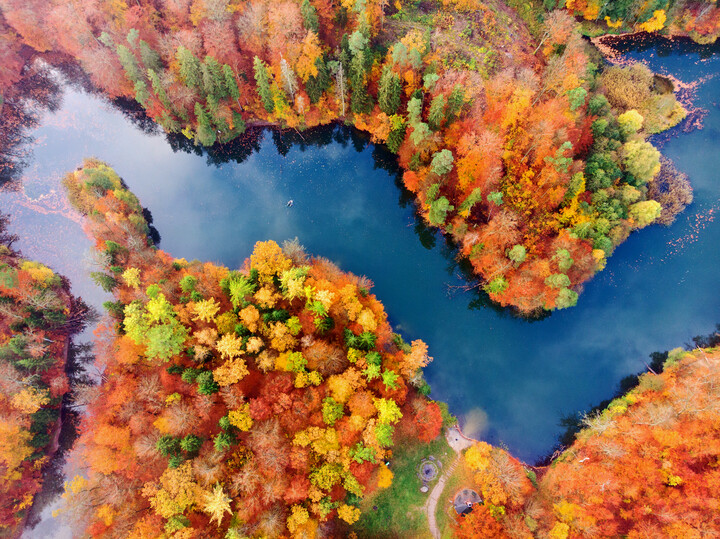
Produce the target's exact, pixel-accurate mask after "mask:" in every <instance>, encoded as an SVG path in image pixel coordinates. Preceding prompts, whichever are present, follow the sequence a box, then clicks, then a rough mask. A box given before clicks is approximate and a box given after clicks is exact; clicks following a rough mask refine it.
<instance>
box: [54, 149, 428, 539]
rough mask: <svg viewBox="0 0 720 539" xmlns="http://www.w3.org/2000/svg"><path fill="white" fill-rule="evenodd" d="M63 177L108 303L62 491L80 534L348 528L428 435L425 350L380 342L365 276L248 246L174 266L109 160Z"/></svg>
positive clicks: (300, 255)
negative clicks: (397, 463)
mask: <svg viewBox="0 0 720 539" xmlns="http://www.w3.org/2000/svg"><path fill="white" fill-rule="evenodd" d="M65 185H66V187H67V188H68V191H69V194H70V199H71V200H72V202H73V203H74V205H75V206H76V207H77V208H78V209H80V210H81V211H82V212H83V213H84V214H85V215H87V227H88V232H89V233H90V234H91V235H92V237H93V238H94V240H95V243H96V248H97V249H98V250H99V251H100V252H101V253H104V256H105V257H106V259H107V264H108V266H107V268H106V273H104V274H103V275H104V277H98V278H97V280H98V282H99V283H101V284H104V285H105V286H106V289H111V290H113V292H114V295H115V301H114V302H110V303H108V304H107V307H108V310H109V312H110V314H111V316H112V317H113V320H114V327H113V328H108V329H107V332H106V338H105V339H103V341H102V342H104V343H105V344H104V345H103V348H102V349H101V358H102V361H103V364H104V377H105V378H106V381H105V383H104V384H103V385H102V386H101V387H100V388H99V390H98V391H99V393H98V395H97V398H96V399H94V401H93V402H92V403H91V404H90V405H89V408H88V413H87V417H86V418H85V420H84V422H83V425H82V435H81V437H80V440H79V442H78V445H79V448H80V449H79V451H80V455H81V459H82V461H83V463H84V469H83V474H82V475H79V476H78V477H77V478H75V479H74V480H73V481H71V482H69V483H68V484H67V485H66V494H65V497H66V498H67V511H69V512H71V513H72V512H74V513H76V516H78V519H79V523H80V524H81V525H82V526H83V527H84V529H85V532H86V533H87V534H89V535H92V536H102V537H157V536H160V535H162V534H163V533H168V534H173V533H175V534H176V535H174V536H177V537H188V538H190V537H216V536H217V537H226V536H227V537H242V536H246V535H250V534H256V535H258V536H260V535H263V536H268V537H277V536H280V535H283V534H285V535H287V534H290V535H292V536H297V537H312V536H314V530H315V529H316V528H317V527H318V525H323V526H325V527H326V528H328V526H329V528H328V529H334V528H336V527H338V526H340V525H341V524H340V523H341V522H342V521H344V522H345V523H347V524H351V523H352V522H354V521H355V520H357V518H358V516H359V509H358V508H357V507H356V505H357V501H358V500H359V498H361V497H362V496H364V495H365V494H367V493H368V492H369V489H371V488H373V485H376V484H377V483H378V482H383V481H384V482H387V478H383V477H382V474H381V473H380V472H379V468H378V467H379V466H380V464H381V463H382V462H383V460H384V459H387V458H390V457H391V454H392V453H391V448H392V446H393V444H395V443H396V442H397V441H398V440H399V439H401V438H402V439H403V440H404V441H403V443H418V442H417V441H416V440H417V439H420V440H422V441H430V440H432V439H434V438H435V437H436V436H437V435H438V433H439V432H440V429H441V426H442V421H441V418H440V414H439V408H438V407H437V405H436V404H435V403H433V402H429V401H428V400H427V399H426V398H425V397H422V396H421V395H420V393H419V392H418V389H417V388H418V387H422V386H423V385H424V382H423V379H422V375H421V372H420V368H421V367H423V366H424V365H426V364H427V363H428V362H429V361H430V360H431V358H429V357H428V356H427V347H426V346H425V345H424V344H423V343H422V342H421V341H414V342H413V343H412V345H407V344H405V343H403V341H402V339H401V338H400V337H399V336H398V335H396V334H394V333H393V332H392V330H391V328H390V326H389V324H388V322H387V315H386V313H385V311H384V309H383V307H382V305H381V304H380V302H379V301H378V300H377V299H376V298H375V297H374V296H373V295H372V294H370V293H369V287H370V286H371V283H370V282H369V281H368V280H367V279H365V278H358V277H355V276H353V275H350V274H346V273H343V272H341V271H340V270H339V269H338V268H337V267H336V266H335V265H333V264H332V263H330V262H329V261H327V260H324V259H320V258H314V259H310V258H309V257H307V256H306V255H305V253H304V252H303V251H302V248H301V247H300V246H299V245H297V244H296V243H288V244H286V245H285V247H284V248H282V249H281V248H280V247H279V246H278V245H277V244H276V243H275V242H272V241H269V242H260V243H258V244H257V245H256V246H255V250H254V252H253V253H252V255H251V256H250V258H249V259H248V260H247V261H246V262H245V264H244V266H243V267H242V268H241V269H240V270H238V271H230V270H228V269H227V268H224V267H219V266H216V265H214V264H210V263H201V262H197V261H196V262H187V261H185V260H173V259H172V258H171V257H170V256H169V255H168V254H167V253H164V252H162V251H159V250H157V249H156V248H154V247H153V246H152V245H151V242H150V240H149V239H148V236H147V232H148V224H147V222H146V221H145V219H144V218H143V217H142V208H141V207H140V205H139V203H138V200H137V199H136V198H135V197H134V196H133V195H132V193H130V192H128V191H127V190H125V189H124V187H123V185H122V183H121V181H120V179H119V178H118V176H117V175H116V174H115V173H114V172H113V171H112V170H111V169H109V168H108V167H107V166H106V165H104V164H103V163H100V162H97V161H87V162H86V163H85V166H84V168H83V169H81V170H78V171H76V172H74V173H71V174H69V175H68V176H67V177H66V179H65ZM381 469H385V467H384V466H382V467H381ZM378 474H380V475H378ZM334 517H339V520H337V519H335V518H334Z"/></svg>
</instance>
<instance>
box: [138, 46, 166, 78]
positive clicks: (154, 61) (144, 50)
mask: <svg viewBox="0 0 720 539" xmlns="http://www.w3.org/2000/svg"><path fill="white" fill-rule="evenodd" d="M140 59H141V60H142V63H143V65H144V66H145V68H146V69H152V70H153V71H160V70H161V69H162V60H161V59H160V55H159V54H158V53H157V52H155V50H154V49H153V48H152V47H151V46H150V45H148V44H147V42H146V41H143V40H140Z"/></svg>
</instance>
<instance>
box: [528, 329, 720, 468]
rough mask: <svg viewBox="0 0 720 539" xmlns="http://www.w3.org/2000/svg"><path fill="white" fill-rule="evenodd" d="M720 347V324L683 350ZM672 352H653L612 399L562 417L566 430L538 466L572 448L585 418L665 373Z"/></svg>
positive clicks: (686, 345) (694, 339)
mask: <svg viewBox="0 0 720 539" xmlns="http://www.w3.org/2000/svg"><path fill="white" fill-rule="evenodd" d="M718 345H720V324H716V325H715V331H713V332H711V333H709V334H707V335H696V336H695V337H693V338H692V340H691V342H688V343H685V344H684V346H683V348H684V349H685V350H694V349H696V348H714V347H716V346H718ZM671 352H672V351H671V350H665V351H662V352H659V351H658V352H651V353H650V355H649V356H648V359H649V361H645V367H646V369H645V370H643V371H641V372H638V373H636V374H629V375H627V376H625V377H624V378H622V379H621V380H620V382H618V385H617V388H616V390H615V392H614V393H613V394H612V396H611V397H610V398H608V399H605V400H603V401H602V402H600V403H599V404H597V405H595V406H593V407H591V408H590V409H588V410H576V411H575V412H572V413H569V414H565V415H561V416H560V420H559V421H558V426H560V427H562V428H564V429H565V430H564V431H563V432H562V433H561V434H560V435H559V436H558V439H557V443H556V444H555V446H554V447H553V449H552V450H551V451H550V453H549V454H548V455H546V456H545V457H543V458H541V459H540V460H539V461H538V463H537V464H538V465H548V464H550V462H551V461H552V459H553V457H554V455H556V454H558V452H560V451H562V450H564V449H565V448H567V447H570V446H571V445H572V444H573V442H574V441H575V437H576V435H577V434H578V433H579V432H580V431H581V430H582V429H583V428H584V426H585V418H586V417H592V416H594V415H596V414H598V413H600V412H602V411H603V410H604V409H605V408H607V407H608V405H609V404H610V403H611V402H612V401H613V400H614V399H617V398H619V397H622V396H623V395H625V394H626V393H628V392H629V391H631V390H632V389H634V388H635V387H637V385H638V384H639V383H640V376H642V375H643V374H645V373H646V372H652V373H654V374H660V373H661V372H663V368H664V365H665V362H666V361H667V359H668V356H669V355H670V354H671Z"/></svg>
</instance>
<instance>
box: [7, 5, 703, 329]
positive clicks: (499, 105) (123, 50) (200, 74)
mask: <svg viewBox="0 0 720 539" xmlns="http://www.w3.org/2000/svg"><path fill="white" fill-rule="evenodd" d="M546 3H547V2H546ZM552 3H553V2H549V3H547V4H548V5H547V6H545V7H546V8H552V7H554V6H552V5H550V4H552ZM667 3H668V2H663V1H658V2H654V3H653V6H654V7H655V8H656V9H654V11H662V9H663V6H665V7H667V6H666V4H667ZM509 4H510V5H506V4H504V3H501V2H496V1H493V2H486V3H483V2H478V1H468V0H461V1H460V0H458V1H454V0H446V1H443V2H416V3H413V2H408V3H404V2H396V3H394V4H390V3H388V2H384V1H377V0H372V1H365V0H361V1H357V2H352V1H349V0H346V1H343V2H337V3H333V2H328V1H312V2H311V1H310V0H303V1H302V2H296V1H286V2H267V1H264V0H257V1H252V2H229V1H226V0H207V1H205V0H196V1H192V2H191V1H183V0H177V1H168V2H162V3H160V2H149V1H139V0H138V1H136V2H130V3H125V2H122V1H121V2H112V3H111V2H100V3H94V2H82V3H71V4H67V3H61V2H58V3H57V4H56V5H55V4H52V3H51V4H46V3H43V4H36V3H33V2H25V1H23V2H13V1H10V0H3V1H2V2H0V7H1V8H2V21H1V22H2V28H3V32H2V37H3V41H2V43H3V46H4V49H5V51H6V53H7V56H8V57H9V59H8V63H7V65H8V69H7V70H6V74H5V77H4V81H3V85H5V86H8V85H11V84H12V82H13V81H14V80H17V79H19V78H20V77H21V66H22V65H24V60H25V59H26V58H27V57H28V56H29V55H32V54H38V53H45V55H46V56H47V55H49V56H50V57H52V56H53V55H55V56H56V57H57V56H58V55H59V56H61V57H66V58H68V57H70V58H72V59H74V60H77V61H78V62H79V65H80V66H82V68H83V69H84V70H85V72H86V73H87V74H88V75H89V76H90V78H91V79H92V81H93V82H94V84H96V85H97V86H98V87H99V88H100V89H102V90H103V91H104V92H105V93H106V94H107V95H108V96H110V97H114V98H118V97H123V98H131V99H134V100H136V101H137V103H138V104H139V105H140V106H142V107H143V109H145V111H146V113H147V114H148V116H149V117H151V118H153V119H154V120H155V121H156V122H158V123H159V124H160V125H161V126H162V127H163V128H164V129H165V130H166V131H167V132H169V133H177V134H180V133H182V135H180V136H183V135H184V136H186V137H188V138H189V139H191V140H193V141H194V142H195V144H198V145H203V146H211V145H213V144H216V143H223V142H227V141H230V140H232V139H233V138H235V137H237V136H239V135H240V134H241V133H242V132H243V131H244V130H245V128H246V126H247V125H264V124H272V125H278V126H280V127H283V128H294V129H304V128H307V127H311V126H315V125H320V124H327V123H328V122H332V121H344V122H346V123H349V124H351V125H353V126H355V127H357V128H359V129H362V130H364V131H367V132H369V133H370V134H371V135H372V137H373V140H374V141H376V142H383V143H385V144H386V145H387V147H388V148H389V149H390V150H391V151H393V152H395V153H397V155H398V161H399V163H400V165H401V166H402V167H403V168H404V169H405V173H404V184H405V186H406V187H407V189H409V190H410V191H411V192H412V193H414V195H415V197H416V201H417V209H418V212H419V213H420V215H421V216H422V217H423V218H424V219H425V220H426V221H427V222H428V223H429V224H431V225H432V226H436V227H439V228H440V229H441V230H442V231H443V232H445V233H446V234H447V235H448V237H449V238H451V239H452V241H454V242H455V243H456V244H458V245H459V250H460V255H461V256H463V257H465V258H467V259H468V260H469V262H470V264H471V266H472V269H473V271H474V272H475V273H476V274H477V275H478V276H479V277H481V279H482V283H483V286H484V289H485V291H486V292H487V293H488V294H489V295H490V297H491V298H492V299H493V300H494V301H495V302H497V303H499V304H500V305H503V306H511V307H513V308H515V309H516V310H518V311H519V312H521V313H523V314H525V315H528V314H534V313H535V314H536V313H539V312H541V311H542V310H552V309H558V308H566V307H570V306H573V305H575V303H576V301H577V295H578V292H580V291H581V290H582V284H583V283H584V282H586V281H587V280H588V279H589V278H591V277H592V275H593V274H595V273H596V272H597V271H599V270H601V269H602V268H603V267H604V266H605V264H606V258H607V257H608V256H610V255H611V254H612V252H613V250H614V248H615V247H616V246H617V245H619V244H620V243H622V242H623V241H624V240H625V239H626V238H627V237H628V235H629V234H630V232H631V231H633V230H635V229H638V228H642V227H644V226H647V225H648V224H650V223H653V222H656V221H661V222H666V223H667V222H670V221H672V219H673V218H674V215H675V214H676V213H677V212H679V211H681V210H682V208H683V207H684V206H685V205H686V204H687V203H689V201H690V200H692V195H691V193H690V189H689V185H688V184H687V182H686V181H685V179H684V178H683V177H682V176H681V175H679V174H678V173H677V172H676V171H675V170H674V169H673V167H672V165H671V164H670V163H668V162H664V161H662V160H661V157H660V153H659V152H658V151H657V150H656V149H655V148H654V147H653V146H652V144H651V143H650V142H648V141H647V136H648V135H650V134H653V133H657V132H660V131H662V130H664V129H667V128H668V127H670V126H673V125H675V124H677V123H678V122H679V121H680V120H681V119H682V118H683V117H684V116H685V111H684V109H683V107H682V106H681V105H680V104H678V103H677V101H676V100H675V98H674V96H673V93H672V85H671V84H667V83H666V82H665V83H663V82H662V81H661V80H659V79H658V78H657V77H654V76H653V75H652V73H650V72H649V71H648V70H647V69H646V68H644V67H643V66H639V65H638V66H634V67H628V68H621V67H606V66H605V65H604V63H603V60H602V58H601V57H600V55H599V54H598V52H597V51H596V50H595V49H594V47H593V46H591V45H590V44H589V43H588V42H587V41H586V40H584V39H583V37H582V36H581V33H580V30H581V28H582V26H581V25H579V24H578V23H577V22H576V21H575V20H574V19H573V18H572V16H571V15H572V13H574V12H578V13H582V14H584V15H585V17H586V18H590V15H591V14H592V13H595V11H592V9H591V7H592V6H595V4H598V3H597V2H595V3H585V4H582V5H581V4H580V3H579V2H575V3H572V2H568V3H567V4H566V6H565V7H566V8H567V9H560V10H556V11H552V12H545V11H544V10H543V7H542V6H540V5H534V4H531V3H524V4H521V3H517V5H514V3H513V2H511V3H509ZM619 4H623V6H624V7H623V8H622V9H621V8H620V7H619ZM656 4H657V5H656ZM695 4H696V3H684V8H683V10H681V11H679V12H678V11H677V10H676V11H673V13H682V17H680V16H679V15H678V17H679V18H677V21H681V20H682V21H685V20H690V19H688V17H690V18H692V17H694V18H692V20H693V21H695V22H694V23H693V24H694V25H695V26H693V28H696V27H697V28H700V27H702V28H706V27H708V28H709V26H707V24H706V22H707V21H706V19H707V17H708V15H707V13H706V12H707V11H708V10H707V9H706V10H704V11H703V13H702V14H699V13H698V8H697V6H696V5H695ZM513 7H516V8H518V10H517V11H516V10H515V9H512V8H513ZM561 7H562V6H561ZM595 7H596V8H597V9H596V11H597V13H596V15H597V17H600V16H601V15H602V14H603V13H606V16H607V17H608V20H611V21H613V24H612V25H610V26H609V27H608V28H611V27H612V28H615V27H616V26H617V21H622V24H623V25H624V28H631V29H639V30H642V29H645V30H660V29H661V28H663V26H664V23H663V24H660V23H659V22H653V23H650V22H649V20H656V19H652V18H653V17H656V16H655V15H653V13H654V11H653V10H651V9H650V8H649V6H648V5H647V3H642V4H641V3H639V2H620V3H618V2H605V3H603V4H602V5H600V4H598V5H597V6H595ZM593 9H594V8H593ZM710 11H711V12H712V13H715V12H716V11H717V8H715V7H711V8H710ZM693 14H695V15H693ZM683 17H684V18H683ZM698 21H704V22H703V23H702V24H701V23H700V22H698ZM677 24H680V23H679V22H678V23H677ZM687 24H690V23H689V22H688V23H687ZM643 25H645V26H643ZM703 25H705V26H703ZM691 26H692V25H691ZM703 35H705V34H703Z"/></svg>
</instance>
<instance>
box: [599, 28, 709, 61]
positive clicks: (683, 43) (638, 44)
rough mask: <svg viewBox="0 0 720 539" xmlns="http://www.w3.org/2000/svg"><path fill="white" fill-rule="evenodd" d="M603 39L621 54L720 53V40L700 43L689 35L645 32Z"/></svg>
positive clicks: (662, 55) (703, 57)
mask: <svg viewBox="0 0 720 539" xmlns="http://www.w3.org/2000/svg"><path fill="white" fill-rule="evenodd" d="M603 41H604V42H605V43H606V44H607V45H610V46H611V47H612V48H613V49H615V50H616V51H618V52H619V53H621V54H626V53H628V52H640V53H642V52H647V51H650V50H654V51H655V52H656V53H657V55H658V56H659V57H661V58H663V57H667V56H671V55H674V54H678V53H679V54H698V55H699V56H700V58H702V59H707V58H711V57H712V56H714V55H716V54H718V53H720V42H715V43H712V44H709V45H701V44H699V43H695V42H694V41H693V40H692V39H690V38H689V37H674V38H672V39H665V38H663V37H658V36H655V35H652V34H648V33H646V32H641V33H639V34H636V35H633V36H630V37H623V36H608V37H606V38H605V39H604V40H603Z"/></svg>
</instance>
